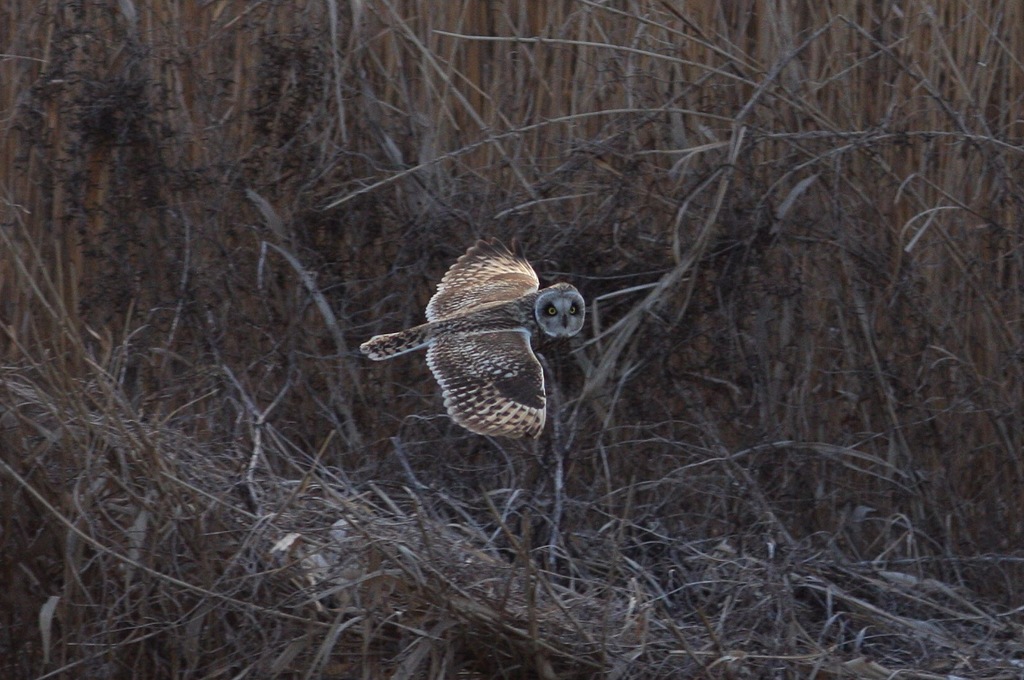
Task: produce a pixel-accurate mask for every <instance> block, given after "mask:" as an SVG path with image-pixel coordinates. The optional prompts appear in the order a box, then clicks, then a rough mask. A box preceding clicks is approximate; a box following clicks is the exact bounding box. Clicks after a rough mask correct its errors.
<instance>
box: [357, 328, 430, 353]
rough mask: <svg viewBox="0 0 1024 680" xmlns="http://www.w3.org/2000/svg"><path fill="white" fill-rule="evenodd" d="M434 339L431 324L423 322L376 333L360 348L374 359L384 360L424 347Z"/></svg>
mask: <svg viewBox="0 0 1024 680" xmlns="http://www.w3.org/2000/svg"><path fill="white" fill-rule="evenodd" d="M433 339H434V334H433V328H431V324H423V325H422V326H416V327H415V328H409V329H407V330H404V331H399V332H397V333H385V334H384V335H375V336H373V337H372V338H370V339H369V340H367V341H366V342H364V343H363V344H362V345H360V346H359V350H360V351H361V352H362V353H363V354H365V355H366V356H368V357H370V358H371V359H373V360H374V361H383V360H384V359H390V358H391V357H397V356H398V355H399V354H405V353H406V352H412V351H414V350H417V349H422V348H423V347H426V346H427V345H429V344H430V341H431V340H433Z"/></svg>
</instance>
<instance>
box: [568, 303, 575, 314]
mask: <svg viewBox="0 0 1024 680" xmlns="http://www.w3.org/2000/svg"><path fill="white" fill-rule="evenodd" d="M569 313H570V314H575V313H576V305H573V306H572V307H570V308H569Z"/></svg>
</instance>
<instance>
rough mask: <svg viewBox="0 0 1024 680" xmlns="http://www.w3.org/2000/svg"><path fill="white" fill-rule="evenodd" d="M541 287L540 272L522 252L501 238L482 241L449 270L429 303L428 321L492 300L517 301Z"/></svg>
mask: <svg viewBox="0 0 1024 680" xmlns="http://www.w3.org/2000/svg"><path fill="white" fill-rule="evenodd" d="M539 286H540V281H538V280H537V272H535V271H533V267H531V266H530V263H529V262H527V261H526V258H524V257H523V256H522V255H521V254H520V253H513V252H512V251H510V250H509V249H508V248H506V247H505V246H503V245H502V244H501V243H500V242H498V241H497V240H493V239H492V240H490V241H478V242H477V244H476V245H475V246H473V247H472V248H470V249H469V250H467V251H466V254H465V255H463V256H462V257H460V258H459V259H458V260H457V261H456V262H455V264H453V265H452V266H451V267H450V268H449V269H448V272H447V273H445V275H444V278H443V279H441V283H439V284H437V292H436V293H434V297H432V298H430V303H429V304H428V305H427V321H437V320H438V319H444V318H447V317H449V316H452V315H453V314H458V313H459V312H464V311H467V310H469V309H472V308H473V307H477V306H479V305H482V304H486V303H488V302H502V301H506V300H515V299H516V298H518V297H520V296H522V295H526V294H527V293H533V292H536V290H537V288H538V287H539Z"/></svg>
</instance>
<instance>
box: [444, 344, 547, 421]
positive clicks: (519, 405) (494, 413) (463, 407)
mask: <svg viewBox="0 0 1024 680" xmlns="http://www.w3.org/2000/svg"><path fill="white" fill-rule="evenodd" d="M427 365H428V366H430V370H431V372H432V373H433V374H434V377H435V378H437V382H439V383H440V384H441V392H442V394H443V395H444V405H445V408H447V409H448V415H449V416H451V418H452V420H454V421H455V422H456V423H458V424H459V425H461V426H462V427H464V428H466V429H467V430H470V431H471V432H476V433H477V434H484V435H500V436H503V437H522V436H523V435H526V436H529V437H538V436H540V433H541V430H543V429H544V418H545V410H544V401H545V400H544V371H543V370H542V369H541V366H540V362H538V361H537V357H536V356H534V354H533V350H531V349H530V337H529V335H528V334H527V333H526V332H523V331H499V332H495V333H480V334H478V335H453V336H447V337H444V336H443V337H439V338H437V339H436V340H435V341H434V343H433V344H432V345H431V346H430V349H428V350H427Z"/></svg>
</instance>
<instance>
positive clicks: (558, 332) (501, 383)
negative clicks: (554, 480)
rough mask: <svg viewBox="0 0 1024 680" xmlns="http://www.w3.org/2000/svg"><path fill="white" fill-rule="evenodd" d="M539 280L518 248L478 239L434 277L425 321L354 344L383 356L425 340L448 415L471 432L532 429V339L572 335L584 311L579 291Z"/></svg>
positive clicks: (535, 426) (535, 393) (539, 411)
mask: <svg viewBox="0 0 1024 680" xmlns="http://www.w3.org/2000/svg"><path fill="white" fill-rule="evenodd" d="M539 287H540V281H539V280H538V279H537V273H536V272H535V271H534V270H533V267H531V266H530V263H529V262H527V261H526V259H525V258H524V257H523V255H522V253H520V252H519V251H518V249H516V252H512V251H510V250H508V249H507V248H506V247H505V246H503V245H502V244H501V243H499V242H498V241H496V240H490V241H479V242H478V243H477V244H476V245H475V246H473V247H472V248H470V249H469V250H468V251H466V254H465V255H463V256H462V257H460V258H459V259H458V260H457V261H456V262H455V264H453V265H452V266H451V268H450V269H448V272H447V273H446V274H445V275H444V278H442V279H441V283H439V284H438V285H437V292H436V293H434V296H433V297H432V298H430V303H429V304H428V305H427V323H425V324H423V325H421V326H415V327H414V328H409V329H407V330H404V331H399V332H398V333H388V334H386V335H377V336H374V337H372V338H370V339H369V340H367V341H366V342H364V343H363V344H362V345H361V346H360V348H359V349H360V350H361V351H362V352H363V354H365V355H366V356H368V357H369V358H371V359H374V360H375V361H381V360H383V359H390V358H391V357H395V356H398V355H399V354H405V353H406V352H411V351H413V350H417V349H421V348H423V347H426V348H427V366H429V367H430V371H431V373H433V374H434V377H435V378H436V379H437V382H438V383H440V385H441V392H442V394H443V395H444V405H445V408H446V409H447V410H448V415H449V416H450V417H451V419H452V420H454V421H455V422H456V423H458V424H459V425H461V426H462V427H464V428H466V429H467V430H469V431H471V432H475V433H477V434H483V435H501V436H504V437H522V436H523V435H528V436H530V437H538V436H540V433H541V430H543V429H544V419H545V410H544V404H545V395H544V371H543V370H541V366H540V362H539V361H537V357H536V355H534V353H533V350H532V349H531V348H530V339H531V338H532V337H533V336H534V335H538V334H541V333H543V334H544V335H546V336H549V337H553V338H566V337H569V336H572V335H576V334H577V333H579V332H580V329H581V328H583V315H584V302H583V296H582V295H580V293H579V291H578V290H576V288H574V287H573V286H571V285H569V284H568V283H556V284H554V285H553V286H549V287H547V288H544V289H543V290H538V288H539Z"/></svg>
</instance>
